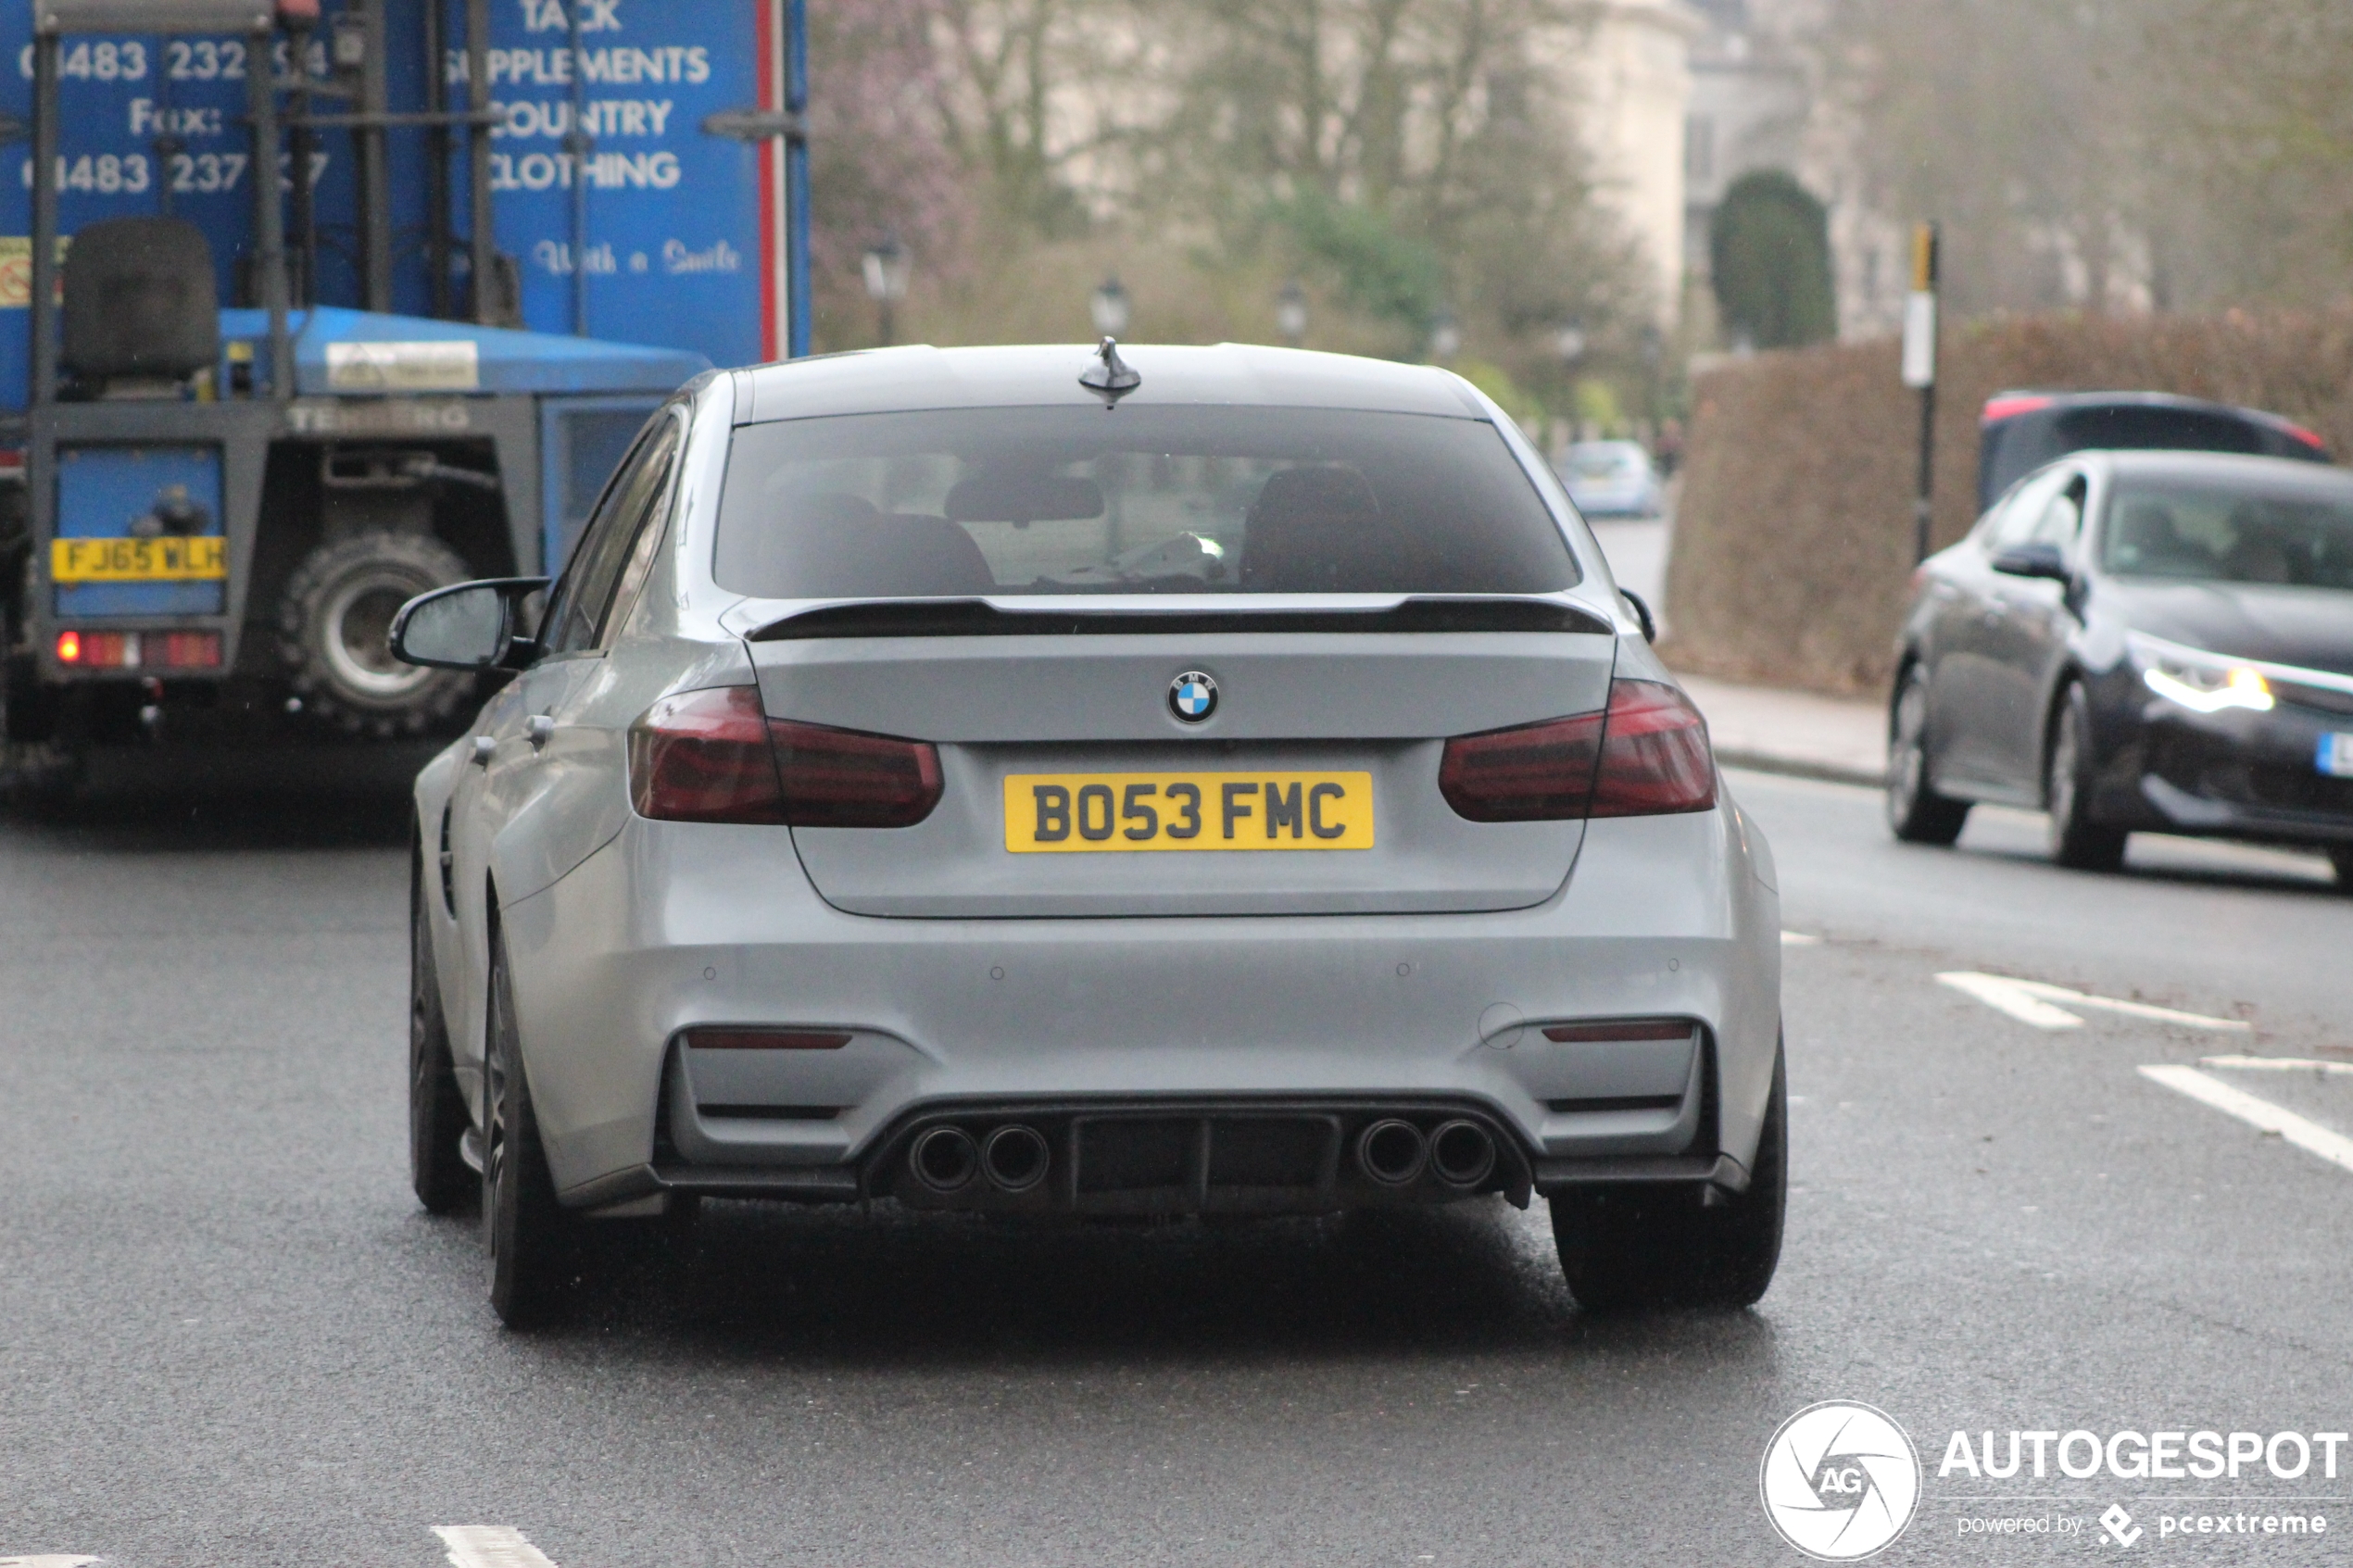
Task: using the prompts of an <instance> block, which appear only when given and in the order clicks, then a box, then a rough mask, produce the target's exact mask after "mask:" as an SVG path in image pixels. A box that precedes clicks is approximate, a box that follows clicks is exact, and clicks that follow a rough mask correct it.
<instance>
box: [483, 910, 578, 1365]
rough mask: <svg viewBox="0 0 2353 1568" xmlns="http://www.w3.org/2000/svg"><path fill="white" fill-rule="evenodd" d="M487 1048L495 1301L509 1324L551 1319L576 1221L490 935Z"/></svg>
mask: <svg viewBox="0 0 2353 1568" xmlns="http://www.w3.org/2000/svg"><path fill="white" fill-rule="evenodd" d="M489 999H490V1017H489V1021H488V1022H489V1027H488V1034H489V1041H488V1049H487V1050H485V1051H484V1053H483V1090H482V1093H483V1123H484V1125H483V1139H482V1143H483V1149H482V1230H483V1237H484V1240H485V1241H486V1242H487V1243H488V1244H489V1248H490V1306H491V1310H492V1311H496V1312H497V1314H498V1320H499V1321H500V1322H501V1323H505V1324H506V1325H507V1326H508V1327H509V1328H518V1329H520V1328H535V1327H537V1326H539V1325H540V1324H542V1323H547V1322H549V1321H550V1320H552V1319H553V1318H554V1317H555V1316H556V1315H557V1313H558V1311H559V1309H560V1306H561V1302H562V1296H563V1292H564V1288H565V1286H567V1285H568V1284H570V1283H571V1282H572V1280H573V1273H574V1266H575V1264H576V1263H577V1262H578V1259H577V1257H576V1256H575V1248H574V1247H573V1242H574V1240H575V1239H576V1238H575V1236H574V1235H573V1228H574V1227H573V1223H572V1221H571V1217H570V1216H569V1215H567V1214H566V1213H565V1212H564V1210H563V1208H562V1206H561V1205H560V1204H559V1203H558V1202H557V1201H556V1184H555V1178H554V1177H553V1176H551V1175H550V1174H549V1173H548V1171H547V1151H546V1149H545V1148H542V1147H541V1145H540V1142H539V1119H538V1117H537V1116H536V1114H535V1112H534V1111H533V1110H532V1104H531V1085H530V1083H529V1081H528V1079H527V1078H526V1076H525V1074H524V1072H523V1063H522V1038H521V1035H520V1033H519V1031H518V1030H517V1028H516V1025H515V1001H514V982H513V980H512V978H511V977H510V975H509V973H508V968H507V945H506V942H505V940H504V939H503V937H502V936H501V935H500V934H499V932H498V931H497V928H496V927H495V926H494V927H493V928H492V930H491V935H490V998H489Z"/></svg>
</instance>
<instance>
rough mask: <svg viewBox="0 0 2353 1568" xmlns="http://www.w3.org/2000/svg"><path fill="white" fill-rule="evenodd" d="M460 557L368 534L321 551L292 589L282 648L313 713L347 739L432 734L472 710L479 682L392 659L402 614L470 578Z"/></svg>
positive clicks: (409, 537)
mask: <svg viewBox="0 0 2353 1568" xmlns="http://www.w3.org/2000/svg"><path fill="white" fill-rule="evenodd" d="M470 576H472V572H470V571H468V570H467V568H466V563H465V562H464V561H463V560H461V559H460V558H459V556H458V554H457V552H456V551H454V550H452V549H450V548H449V546H447V545H445V544H443V543H442V542H441V541H440V540H438V539H434V538H432V537H429V536H428V535H425V534H422V533H361V534H358V535H355V536H354V537H352V538H349V539H344V540H339V541H337V542H336V543H334V544H332V545H321V546H319V548H317V549H315V550H313V551H311V552H310V555H309V557H308V558H307V559H306V560H304V561H303V563H302V565H301V566H300V567H299V568H297V569H296V571H295V574H294V578H293V580H292V581H290V582H289V583H287V584H286V596H285V601H284V604H283V607H282V608H281V609H280V611H279V617H278V625H279V631H280V633H281V634H280V637H279V651H280V652H281V653H282V654H283V656H284V659H285V661H286V668H287V670H288V671H289V673H290V674H291V675H292V676H293V679H294V688H295V692H296V696H300V697H301V699H302V706H303V709H304V710H305V711H306V712H308V713H309V714H311V715H312V716H313V717H315V718H316V719H318V720H320V721H323V722H325V723H328V724H331V725H333V727H334V728H336V729H338V730H340V731H342V732H343V733H344V734H349V735H365V736H370V737H373V738H377V739H390V738H393V737H395V736H398V735H413V734H422V733H424V732H425V731H427V730H430V729H432V728H434V726H435V725H438V724H440V723H441V722H442V721H445V720H447V719H448V718H449V717H450V716H451V715H453V714H455V713H456V712H457V711H458V710H459V709H460V708H462V707H463V706H464V705H465V702H466V700H467V698H468V697H469V696H472V693H473V682H472V680H471V679H470V678H469V677H468V676H466V675H465V674H464V673H463V672H461V671H452V670H421V669H419V668H418V667H417V666H415V665H413V664H403V663H401V662H400V661H399V660H397V659H394V658H393V657H392V652H391V650H390V648H388V647H387V646H385V636H386V633H389V632H390V631H391V629H392V618H393V615H394V613H395V612H396V611H397V610H398V609H399V608H400V607H401V606H402V605H404V604H406V603H408V602H409V600H410V599H412V598H414V597H416V596H418V595H419V594H422V593H424V592H426V591H427V590H429V589H433V588H446V587H447V586H448V585H449V584H451V583H462V582H464V581H465V580H466V579H467V578H468V577H470Z"/></svg>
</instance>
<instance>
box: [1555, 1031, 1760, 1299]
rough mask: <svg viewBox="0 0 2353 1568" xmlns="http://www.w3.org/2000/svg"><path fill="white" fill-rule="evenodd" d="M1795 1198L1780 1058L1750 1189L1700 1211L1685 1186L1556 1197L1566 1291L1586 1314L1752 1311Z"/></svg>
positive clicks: (1634, 1187) (1598, 1190) (1624, 1188)
mask: <svg viewBox="0 0 2353 1568" xmlns="http://www.w3.org/2000/svg"><path fill="white" fill-rule="evenodd" d="M1788 1202H1789V1089H1788V1085H1787V1082H1786V1080H1785V1077H1784V1073H1783V1068H1782V1062H1781V1056H1780V1052H1779V1051H1778V1050H1776V1051H1775V1053H1774V1057H1773V1090H1772V1096H1771V1098H1770V1099H1769V1100H1768V1102H1767V1105H1766V1110H1765V1126H1764V1130H1763V1133H1762V1134H1761V1135H1760V1136H1759V1137H1758V1139H1757V1143H1756V1159H1755V1163H1754V1165H1753V1166H1752V1168H1751V1169H1750V1172H1749V1181H1748V1190H1747V1191H1746V1192H1743V1193H1741V1194H1739V1195H1737V1196H1735V1197H1733V1198H1731V1199H1730V1201H1729V1202H1726V1203H1724V1204H1723V1205H1721V1206H1720V1207H1717V1208H1706V1207H1703V1206H1702V1204H1701V1202H1700V1200H1699V1198H1698V1196H1697V1195H1696V1194H1694V1193H1692V1190H1691V1189H1690V1188H1688V1187H1663V1186H1654V1185H1625V1186H1606V1187H1593V1188H1590V1189H1585V1188H1572V1189H1571V1190H1569V1191H1568V1192H1565V1193H1562V1194H1560V1195H1558V1196H1556V1197H1555V1198H1553V1199H1552V1210H1553V1241H1554V1245H1555V1246H1556V1247H1557V1248H1559V1249H1560V1259H1561V1273H1563V1274H1564V1275H1566V1276H1567V1280H1568V1290H1569V1294H1570V1295H1572V1296H1574V1297H1576V1298H1577V1304H1578V1305H1579V1306H1580V1307H1583V1308H1584V1309H1586V1310H1587V1311H1625V1310H1629V1309H1636V1310H1639V1309H1642V1308H1650V1307H1746V1306H1749V1305H1751V1304H1753V1303H1754V1302H1755V1301H1756V1300H1757V1299H1758V1298H1761V1297H1762V1296H1763V1295H1764V1294H1765V1291H1766V1287H1767V1286H1770V1285H1771V1284H1772V1283H1773V1271H1774V1269H1775V1267H1776V1266H1777V1265H1778V1264H1779V1263H1780V1257H1781V1220H1782V1216H1783V1214H1784V1212H1785V1211H1786V1210H1787V1208H1788Z"/></svg>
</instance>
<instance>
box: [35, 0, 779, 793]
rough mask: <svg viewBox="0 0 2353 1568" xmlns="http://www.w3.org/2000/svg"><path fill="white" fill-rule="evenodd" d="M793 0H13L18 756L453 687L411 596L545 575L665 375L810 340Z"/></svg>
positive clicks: (414, 725) (383, 706) (217, 728)
mask: <svg viewBox="0 0 2353 1568" xmlns="http://www.w3.org/2000/svg"><path fill="white" fill-rule="evenodd" d="M798 4H799V0H341V3H340V4H334V3H332V0H328V3H322V0H32V3H31V4H26V3H25V0H16V3H15V4H14V5H13V6H10V7H9V8H8V9H7V10H6V11H5V12H0V42H5V44H6V45H7V46H8V48H7V56H6V57H7V58H10V59H13V60H14V61H15V62H16V70H15V72H14V73H13V79H12V80H9V81H8V82H7V85H6V87H5V88H0V142H6V144H8V145H9V146H10V147H11V148H12V149H13V150H15V151H17V152H18V153H19V161H20V165H21V170H22V175H21V178H20V180H19V181H17V182H6V181H0V635H5V650H6V651H5V689H4V690H0V701H4V702H5V733H6V740H7V743H8V748H9V756H10V758H11V759H12V760H13V761H15V762H17V763H19V764H21V763H23V762H24V760H25V759H28V758H34V757H37V758H39V759H42V763H43V766H44V768H45V769H46V770H47V772H46V775H45V776H48V777H50V778H51V779H53V780H55V779H57V778H60V777H61V778H64V779H67V780H70V777H71V774H72V771H73V768H74V766H75V764H76V762H77V760H78V759H82V758H83V757H86V756H87V755H88V754H89V753H90V751H91V750H92V748H94V747H98V746H107V745H109V744H121V743H154V742H157V741H170V740H172V739H174V738H176V737H181V736H187V735H203V736H227V737H233V738H237V739H253V738H261V739H268V740H272V741H283V742H284V743H287V744H299V743H300V742H301V741H302V740H303V739H304V738H306V737H308V738H311V739H320V738H333V739H353V738H358V739H366V740H396V739H407V738H416V737H422V736H426V735H430V734H434V733H436V732H438V731H440V730H442V729H444V728H446V727H447V726H448V725H449V724H451V723H452V722H455V721H458V720H459V717H460V716H461V715H462V714H463V713H464V712H465V711H466V710H467V709H468V708H469V707H470V705H471V702H472V698H473V696H475V695H476V693H475V688H474V686H473V685H472V682H471V680H470V678H467V677H462V676H456V675H452V674H449V673H447V672H434V671H419V670H416V669H414V668H413V667H411V666H408V665H402V664H397V663H396V662H394V661H393V660H392V659H390V658H389V656H388V654H387V653H386V651H385V648H384V632H385V629H386V627H387V626H388V624H389V621H390V619H391V616H392V614H393V611H394V610H395V609H396V608H398V606H399V604H400V603H401V602H403V601H405V600H406V599H407V598H409V597H410V596H413V595H415V594H417V593H420V592H422V591H425V590H426V589H429V588H433V587H436V586H440V585H442V584H444V583H449V582H454V581H459V580H461V579H464V578H469V577H482V576H535V575H543V574H547V573H550V572H552V571H555V570H557V569H558V568H559V567H560V563H561V561H562V559H563V558H564V556H565V554H566V552H567V550H568V548H569V546H570V544H571V541H572V538H573V535H574V534H575V533H577V532H578V530H579V528H580V526H581V525H582V523H583V521H585V518H586V516H587V514H588V511H589V509H590V508H591V507H592V506H593V504H594V502H595V500H596V497H597V495H598V492H599V490H600V489H601V487H602V485H603V483H604V481H605V478H606V476H607V475H608V474H609V473H610V471H611V470H612V469H613V467H614V465H615V463H616V460H617V459H618V458H620V456H621V455H622V454H623V452H624V451H625V450H626V448H627V446H628V445H629V444H630V442H631V441H632V439H634V437H635V433H636V432H637V429H638V427H639V426H640V425H641V424H642V423H643V421H644V420H645V418H646V416H647V415H648V413H649V412H650V411H651V410H652V409H653V408H656V407H658V406H659V405H660V404H661V401H662V400H663V398H665V397H666V396H667V395H669V394H670V393H671V392H672V391H673V389H674V388H676V387H677V386H678V385H679V384H680V383H682V382H684V381H686V380H687V379H689V378H691V377H692V376H693V375H695V374H696V373H697V372H698V371H699V370H702V369H704V368H706V367H707V366H709V365H711V364H713V363H719V364H734V363H746V362H750V361H754V360H758V359H763V358H778V357H781V356H783V355H785V354H786V353H789V352H794V351H796V350H799V351H805V344H806V336H805V334H806V326H805V321H806V317H805V308H806V307H805V301H806V290H805V288H804V287H797V286H796V285H798V284H799V283H800V282H802V281H803V280H802V278H801V277H800V276H799V271H800V269H799V268H797V267H796V265H795V263H794V260H793V258H794V257H795V256H796V255H797V254H805V250H802V249H800V248H799V247H798V246H797V245H796V244H795V239H796V234H795V222H796V205H797V202H796V198H798V206H799V212H800V213H802V214H805V210H806V209H805V179H804V180H803V181H802V182H800V184H799V187H798V188H797V189H796V188H795V186H794V185H793V183H792V182H791V179H790V171H791V170H793V169H796V168H800V167H803V166H804V163H803V160H804V159H805V152H804V151H803V150H802V148H801V146H800V143H799V134H798V127H799V116H798V113H797V111H798V109H799V107H800V105H799V97H800V89H799V82H798V81H797V78H798V77H799V69H800V68H799V62H798V61H797V60H795V59H793V58H790V57H789V54H790V51H789V50H788V48H787V40H788V38H789V36H790V35H791V32H792V31H793V25H794V23H795V22H796V21H797V17H795V16H794V15H793V14H792V9H791V8H792V7H793V6H797V5H798ZM5 75H6V67H5V65H0V77H4V76H5ZM799 221H800V222H802V223H803V224H805V218H802V219H800V220H799ZM802 233H803V234H805V229H803V231H802ZM797 303H798V304H799V310H798V311H797V310H796V308H795V306H796V304H797ZM797 322H798V323H799V325H798V327H797V326H796V323H797ZM9 456H15V457H17V458H18V460H17V461H16V462H15V463H13V464H11V463H8V462H7V461H6V459H7V458H8V457H9ZM10 480H13V481H14V483H7V482H8V481H10Z"/></svg>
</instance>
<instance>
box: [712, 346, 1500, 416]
mask: <svg viewBox="0 0 2353 1568" xmlns="http://www.w3.org/2000/svg"><path fill="white" fill-rule="evenodd" d="M1119 354H1120V358H1122V359H1124V360H1125V361H1126V363H1127V364H1128V365H1129V366H1130V367H1131V368H1132V369H1134V370H1136V371H1137V373H1138V374H1139V375H1140V376H1142V378H1143V381H1142V383H1141V384H1140V385H1139V386H1138V387H1137V388H1136V390H1134V391H1133V392H1130V393H1127V394H1126V395H1123V396H1122V397H1121V398H1120V400H1119V402H1120V405H1121V406H1122V407H1139V408H1140V407H1150V406H1151V405H1154V404H1204V403H1206V404H1236V405H1242V406H1246V407H1259V408H1265V407H1277V408H1353V409H1365V410H1368V411H1384V412H1392V413H1403V414H1436V415H1443V416H1448V417H1452V418H1454V419H1482V420H1483V419H1486V418H1487V417H1488V413H1487V409H1486V407H1485V406H1484V405H1483V404H1482V403H1481V402H1480V400H1479V398H1478V395H1477V394H1476V393H1475V392H1473V391H1472V390H1471V387H1470V384H1469V383H1467V382H1465V381H1464V380H1463V379H1462V378H1461V377H1459V376H1457V375H1454V374H1453V372H1452V371H1448V370H1440V369H1439V368H1437V367H1436V366H1433V365H1403V364H1398V363H1396V362H1395V361H1393V360H1388V359H1367V358H1358V357H1356V356H1354V355H1350V354H1318V353H1313V352H1309V351H1307V350H1304V349H1296V348H1271V347H1265V346H1263V345H1254V344H1236V343H1221V344H1217V345H1212V346H1209V347H1176V346H1168V345H1157V344H1136V345H1128V344H1122V345H1119ZM1095 359H1096V350H1095V349H1094V348H1093V347H1090V346H1089V345H1086V344H1040V345H1020V346H1007V347H991V348H934V347H932V346H931V345H928V344H918V345H910V346H907V347H902V348H880V349H871V350H866V351H863V352H859V353H852V354H835V355H826V356H824V357H822V358H811V359H796V360H790V361H787V362H785V363H782V364H774V365H760V366H755V367H753V368H751V369H749V370H739V371H737V372H736V423H737V424H763V423H766V422H767V421H769V420H789V419H807V418H811V417H815V416H821V415H829V414H860V413H890V412H898V411H902V410H908V409H918V408H924V409H928V408H1037V407H1040V406H1052V405H1055V404H1069V405H1072V406H1074V407H1084V406H1087V405H1090V404H1093V405H1100V403H1101V396H1100V395H1098V394H1096V393H1094V392H1091V391H1088V389H1087V388H1085V387H1083V386H1081V385H1079V384H1078V374H1079V372H1080V371H1081V370H1085V369H1086V368H1087V367H1088V365H1090V364H1092V363H1094V362H1095Z"/></svg>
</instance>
